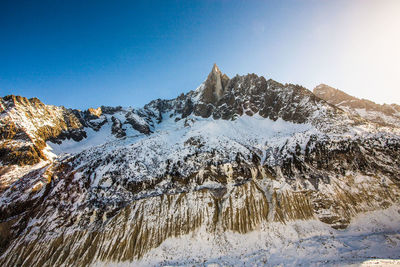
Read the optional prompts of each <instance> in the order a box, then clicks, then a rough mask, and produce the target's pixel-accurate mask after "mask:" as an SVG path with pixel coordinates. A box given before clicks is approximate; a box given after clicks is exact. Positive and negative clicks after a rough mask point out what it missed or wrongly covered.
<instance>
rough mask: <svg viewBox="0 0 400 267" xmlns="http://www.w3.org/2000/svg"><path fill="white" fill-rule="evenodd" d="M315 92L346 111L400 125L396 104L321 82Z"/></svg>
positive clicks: (398, 109)
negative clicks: (375, 99)
mask: <svg viewBox="0 0 400 267" xmlns="http://www.w3.org/2000/svg"><path fill="white" fill-rule="evenodd" d="M313 92H314V94H315V95H316V96H318V97H319V98H322V99H324V100H326V101H327V102H329V103H331V104H333V105H336V106H338V107H340V108H342V109H344V110H345V111H347V112H349V113H351V114H355V115H359V116H361V117H363V118H365V119H368V120H371V121H374V122H376V123H379V124H381V125H388V126H396V127H399V126H400V106H399V105H396V104H391V105H388V104H383V105H379V104H376V103H375V102H372V101H370V100H367V99H359V98H356V97H353V96H350V95H348V94H346V93H345V92H343V91H340V90H338V89H335V88H333V87H330V86H328V85H326V84H320V85H318V86H317V87H315V88H314V90H313Z"/></svg>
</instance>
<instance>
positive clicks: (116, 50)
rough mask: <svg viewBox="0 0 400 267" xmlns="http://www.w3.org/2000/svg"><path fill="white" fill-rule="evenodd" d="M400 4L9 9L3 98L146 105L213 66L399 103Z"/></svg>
mask: <svg viewBox="0 0 400 267" xmlns="http://www.w3.org/2000/svg"><path fill="white" fill-rule="evenodd" d="M399 13H400V1H396V0H393V1H392V0H382V1H374V0H365V1H363V0H354V1H352V0H343V1H342V0H338V1H325V0H288V1H228V0H221V1H216V0H202V1H166V0H164V1H99V0H97V1H74V0H70V1H59V0H52V1H17V0H15V1H5V0H3V1H0V95H7V94H16V95H23V96H26V97H34V96H35V97H38V98H39V99H41V100H42V101H43V102H44V103H46V104H54V105H64V106H66V107H71V108H82V109H84V108H88V107H97V106H100V105H122V106H134V107H139V106H142V105H144V104H146V103H147V102H149V101H150V100H153V99H156V98H174V97H176V96H177V95H178V94H180V93H182V92H187V91H189V90H193V89H195V88H196V87H197V86H198V85H199V84H200V83H201V82H202V81H203V80H204V79H205V78H206V76H207V74H208V73H209V71H210V70H211V67H212V64H213V63H214V62H215V63H217V64H218V65H219V67H220V68H221V70H222V71H223V72H225V73H226V74H227V75H228V76H234V75H235V74H240V75H243V74H247V73H253V72H254V73H257V74H259V75H263V76H265V77H267V78H272V79H275V80H277V81H280V82H291V83H298V84H302V85H304V86H306V87H307V88H309V89H312V88H313V87H315V86H316V85H318V84H319V83H326V84H329V85H332V86H334V87H336V88H339V89H342V90H344V91H346V92H348V93H350V94H352V95H355V96H357V97H364V98H369V99H371V100H374V101H377V102H379V103H383V102H389V103H393V102H395V103H396V102H397V103H399V104H400V88H399V87H400V86H399V84H400V67H399V63H398V62H400V52H399V49H398V47H400V31H399V30H398V29H399V28H400V23H399V22H400V16H398V14H399Z"/></svg>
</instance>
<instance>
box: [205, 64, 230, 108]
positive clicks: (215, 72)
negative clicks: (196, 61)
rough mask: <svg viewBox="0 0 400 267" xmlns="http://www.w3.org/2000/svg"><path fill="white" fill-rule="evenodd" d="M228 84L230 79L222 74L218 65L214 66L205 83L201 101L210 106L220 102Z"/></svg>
mask: <svg viewBox="0 0 400 267" xmlns="http://www.w3.org/2000/svg"><path fill="white" fill-rule="evenodd" d="M228 82H229V77H228V76H227V75H226V74H223V73H222V72H221V70H220V69H219V68H218V66H217V64H214V65H213V67H212V70H211V72H210V74H209V75H208V77H207V80H206V81H205V82H204V89H203V92H202V95H201V101H202V102H204V103H210V104H215V103H216V102H218V100H219V99H221V97H222V95H223V93H224V90H225V87H226V85H227V84H228Z"/></svg>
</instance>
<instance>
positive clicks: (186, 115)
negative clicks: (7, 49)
mask: <svg viewBox="0 0 400 267" xmlns="http://www.w3.org/2000/svg"><path fill="white" fill-rule="evenodd" d="M321 97H322V98H323V94H320V95H317V96H316V95H314V94H313V93H312V92H310V91H309V90H307V89H305V88H303V87H301V86H298V85H291V84H286V85H283V84H280V83H278V82H275V81H273V80H266V79H265V78H264V77H259V76H257V75H255V74H249V75H245V76H238V75H237V76H235V77H233V78H232V79H230V78H229V77H228V76H226V75H225V74H223V73H222V72H221V71H220V70H219V68H218V67H217V66H216V65H214V66H213V68H212V71H211V73H210V74H209V75H208V77H207V79H206V81H205V82H204V83H203V84H202V85H201V86H199V88H197V89H196V90H195V91H190V92H188V93H187V94H182V95H180V96H178V97H177V98H175V99H171V100H160V99H158V100H154V101H152V102H150V103H149V104H147V105H145V106H144V107H143V108H140V109H133V108H122V107H115V108H113V107H100V108H98V109H89V110H87V111H79V110H68V109H65V108H59V107H54V106H48V105H44V104H43V103H41V102H40V101H39V100H36V99H30V100H28V99H26V98H21V97H15V96H8V97H4V98H1V99H0V104H1V106H0V108H1V109H0V111H1V117H0V125H1V127H2V128H1V132H0V134H1V140H0V141H1V143H0V145H1V146H0V160H1V161H0V163H1V166H0V176H1V177H0V182H1V184H0V252H1V253H0V254H1V256H0V265H6V266H8V265H9V266H11V265H18V266H20V265H22V266H54V265H66V266H72V265H84V266H86V265H104V264H106V265H107V264H116V263H120V264H122V265H132V266H136V265H137V264H142V265H165V264H166V265H193V264H195V265H201V264H203V262H206V263H207V264H214V263H215V264H222V265H224V264H225V265H239V266H240V265H245V266H247V265H278V264H283V265H298V264H303V265H322V264H325V263H329V264H331V265H335V264H336V265H341V264H342V263H346V264H353V263H354V264H358V263H361V262H363V261H365V260H367V259H370V258H371V257H385V258H398V257H399V254H400V250H399V246H400V243H399V235H400V232H399V230H400V229H399V228H398V225H400V221H399V216H400V215H399V212H398V211H399V206H398V205H399V199H400V179H399V177H400V153H399V151H400V130H399V127H398V125H396V124H390V125H389V124H382V123H377V122H376V121H374V120H372V121H371V120H370V119H369V118H368V117H365V116H364V117H360V116H358V115H357V114H354V113H353V112H347V111H346V110H345V109H344V108H343V107H341V108H338V107H337V106H335V103H327V102H326V101H325V100H326V99H325V100H323V99H321ZM328 102H329V101H328ZM394 107H395V106H394ZM35 114H40V116H39V115H35ZM14 152H15V153H14ZM17 152H18V153H17ZM35 153H36V154H35ZM363 214H364V215H363ZM363 216H364V217H363ZM360 218H361V219H360ZM378 219H379V220H378ZM374 227H375V228H374ZM379 244H381V247H379ZM382 244H383V245H382ZM378 248H380V249H378ZM316 251H318V252H320V253H322V255H321V258H312V256H314V255H315V254H316ZM342 256H343V259H342V258H341V257H342Z"/></svg>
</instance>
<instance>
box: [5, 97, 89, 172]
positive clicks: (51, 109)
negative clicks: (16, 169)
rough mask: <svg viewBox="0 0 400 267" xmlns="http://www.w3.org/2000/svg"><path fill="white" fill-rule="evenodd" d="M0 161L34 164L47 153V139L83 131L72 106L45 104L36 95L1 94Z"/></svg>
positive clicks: (81, 134)
mask: <svg viewBox="0 0 400 267" xmlns="http://www.w3.org/2000/svg"><path fill="white" fill-rule="evenodd" d="M0 103H1V104H0V106H1V115H2V116H1V118H0V137H1V139H0V162H2V163H3V164H20V165H24V164H28V165H31V164H36V163H38V162H39V161H40V160H41V159H43V160H46V159H47V157H46V155H45V153H44V152H43V149H44V148H45V147H46V143H45V142H46V141H47V140H53V141H56V140H59V139H61V140H63V139H66V138H68V139H69V138H72V139H74V140H76V141H80V140H82V139H83V138H84V137H85V136H86V135H85V132H84V131H82V128H83V126H82V124H81V122H80V121H79V119H78V118H77V117H76V116H75V115H74V113H73V112H72V111H71V110H68V109H65V108H63V107H55V106H46V105H44V104H43V103H42V102H40V101H39V100H38V99H37V98H32V99H27V98H25V97H20V96H13V95H10V96H5V97H4V98H0Z"/></svg>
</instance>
